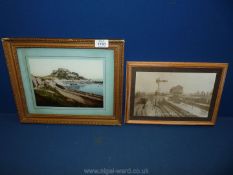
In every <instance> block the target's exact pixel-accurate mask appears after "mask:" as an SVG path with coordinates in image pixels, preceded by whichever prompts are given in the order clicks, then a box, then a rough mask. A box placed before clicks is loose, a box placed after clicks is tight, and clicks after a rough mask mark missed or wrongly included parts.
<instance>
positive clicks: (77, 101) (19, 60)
mask: <svg viewBox="0 0 233 175" xmlns="http://www.w3.org/2000/svg"><path fill="white" fill-rule="evenodd" d="M96 41H97V42H96ZM98 41H101V40H94V39H59V38H55V39H48V38H47V39H45V38H4V39H2V43H3V47H4V52H5V57H6V62H7V66H8V70H9V75H10V79H11V84H12V88H13V93H14V97H15V101H16V105H17V109H18V114H19V118H20V121H21V122H22V123H54V124H94V125H120V124H121V118H122V107H121V106H122V79H123V63H124V40H104V42H102V43H101V42H100V43H98ZM98 44H99V45H98Z"/></svg>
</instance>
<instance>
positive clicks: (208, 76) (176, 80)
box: [135, 72, 216, 93]
mask: <svg viewBox="0 0 233 175" xmlns="http://www.w3.org/2000/svg"><path fill="white" fill-rule="evenodd" d="M157 78H160V79H161V80H167V81H168V82H166V83H160V92H169V90H170V88H171V87H174V86H177V85H181V86H183V88H184V89H183V90H184V93H194V92H197V91H205V92H207V91H208V92H210V91H212V90H213V87H214V82H215V78H216V73H183V72H180V73H174V72H136V87H135V92H137V91H140V92H155V90H157V83H156V79H157Z"/></svg>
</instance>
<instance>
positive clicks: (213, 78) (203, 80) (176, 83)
mask: <svg viewBox="0 0 233 175" xmlns="http://www.w3.org/2000/svg"><path fill="white" fill-rule="evenodd" d="M227 67H228V64H226V63H188V62H187V63H184V62H128V63H127V81H126V112H125V116H126V118H125V122H126V123H134V124H177V125H214V124H215V122H216V117H217V113H218V108H219V104H220V99H221V94H222V90H223V85H224V81H225V76H226V73H227Z"/></svg>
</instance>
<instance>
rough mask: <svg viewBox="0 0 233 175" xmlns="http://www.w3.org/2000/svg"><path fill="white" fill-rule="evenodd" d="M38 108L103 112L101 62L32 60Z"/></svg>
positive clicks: (88, 60) (34, 89)
mask: <svg viewBox="0 0 233 175" xmlns="http://www.w3.org/2000/svg"><path fill="white" fill-rule="evenodd" d="M28 64H29V68H30V76H31V81H32V85H33V91H34V94H35V101H36V105H37V106H50V107H51V106H52V107H95V108H103V73H104V71H103V64H104V63H103V61H102V60H98V59H95V60H92V59H86V58H82V57H81V58H80V57H77V58H75V59H74V58H73V59H72V58H62V57H61V58H57V59H55V58H49V57H46V58H31V59H28Z"/></svg>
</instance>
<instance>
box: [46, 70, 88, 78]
mask: <svg viewBox="0 0 233 175" xmlns="http://www.w3.org/2000/svg"><path fill="white" fill-rule="evenodd" d="M50 76H51V77H56V78H58V79H66V80H86V78H84V77H82V76H80V75H79V74H78V73H76V72H71V71H70V70H68V69H65V68H58V69H57V70H53V71H52V73H51V74H50Z"/></svg>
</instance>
